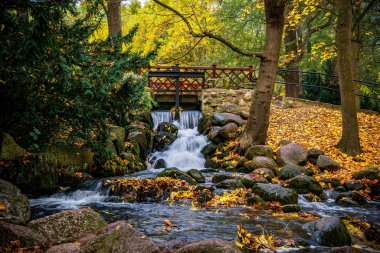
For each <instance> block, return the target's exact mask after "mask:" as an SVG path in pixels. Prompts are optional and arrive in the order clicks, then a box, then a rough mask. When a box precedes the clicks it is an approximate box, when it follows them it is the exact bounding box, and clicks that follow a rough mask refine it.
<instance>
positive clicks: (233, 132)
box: [219, 123, 238, 140]
mask: <svg viewBox="0 0 380 253" xmlns="http://www.w3.org/2000/svg"><path fill="white" fill-rule="evenodd" d="M237 131H238V126H237V125H236V124H235V123H228V124H226V125H225V126H223V127H221V128H220V130H219V134H220V136H221V137H222V138H223V140H233V139H236V138H237V137H238V132H237Z"/></svg>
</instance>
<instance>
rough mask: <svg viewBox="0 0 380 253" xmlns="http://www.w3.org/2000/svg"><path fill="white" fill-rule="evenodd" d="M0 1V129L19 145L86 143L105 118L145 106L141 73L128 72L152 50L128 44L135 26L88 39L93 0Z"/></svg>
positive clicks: (121, 118) (95, 8) (112, 120)
mask: <svg viewBox="0 0 380 253" xmlns="http://www.w3.org/2000/svg"><path fill="white" fill-rule="evenodd" d="M3 7H4V8H3ZM2 9H4V11H2V12H1V13H0V16H1V17H0V20H5V22H4V23H3V24H2V29H1V36H0V42H1V45H2V47H1V50H0V57H1V59H3V60H2V61H1V62H0V70H1V76H0V80H1V85H0V89H1V92H0V100H1V102H2V105H1V107H0V108H1V109H0V110H1V115H2V117H1V118H0V125H1V129H0V130H2V131H7V132H11V133H13V134H14V136H19V137H21V138H20V140H21V143H22V144H23V145H24V146H30V145H32V144H37V145H38V147H41V148H42V147H44V146H46V144H48V143H53V142H59V141H62V142H69V143H72V144H78V145H83V144H91V143H93V142H94V141H95V140H99V139H102V138H104V136H101V134H102V133H104V132H105V129H106V127H107V125H108V124H115V125H125V124H126V122H127V117H128V114H129V113H131V112H132V111H133V110H136V109H141V108H143V107H149V104H150V100H149V98H148V97H147V94H148V93H147V90H146V89H145V80H144V79H141V78H139V77H137V76H136V75H133V72H136V70H137V68H139V67H142V66H146V65H147V64H148V63H149V61H150V60H151V59H152V57H153V56H154V55H155V50H153V51H151V52H149V53H147V54H146V55H145V56H142V55H140V54H139V53H136V52H132V51H131V50H130V47H129V44H130V43H131V42H132V40H133V37H134V35H135V34H136V32H137V29H138V28H137V27H134V28H132V29H131V30H130V32H128V33H127V34H126V35H124V36H119V37H113V38H111V39H107V40H100V41H93V42H92V43H89V38H90V36H91V35H92V34H93V32H94V31H95V30H96V29H97V27H98V24H99V21H100V19H101V17H102V13H101V9H100V5H99V2H98V1H97V0H93V1H91V3H90V4H87V5H86V8H82V10H81V12H82V13H80V12H79V11H78V10H77V6H76V3H75V1H69V0H64V1H61V2H60V3H59V4H57V3H55V2H54V1H32V0H30V1H23V2H22V3H19V2H17V3H15V4H14V6H13V7H9V6H2ZM95 17H98V18H95ZM20 135H21V136H20Z"/></svg>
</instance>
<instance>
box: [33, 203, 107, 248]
mask: <svg viewBox="0 0 380 253" xmlns="http://www.w3.org/2000/svg"><path fill="white" fill-rule="evenodd" d="M106 224H107V223H106V221H105V220H104V219H103V218H102V217H101V216H100V214H99V213H97V212H95V211H94V210H92V209H90V208H83V209H79V210H69V211H63V212H60V213H56V214H53V215H49V216H46V217H43V218H40V219H37V220H32V221H31V222H29V223H28V227H29V228H31V229H33V230H35V231H36V232H38V233H40V234H42V235H43V236H45V238H47V239H48V240H49V241H51V242H54V243H65V242H72V241H74V240H76V239H79V238H81V237H83V236H85V235H87V234H90V233H94V232H95V231H97V230H98V229H99V228H101V227H104V226H105V225H106Z"/></svg>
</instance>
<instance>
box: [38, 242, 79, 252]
mask: <svg viewBox="0 0 380 253" xmlns="http://www.w3.org/2000/svg"><path fill="white" fill-rule="evenodd" d="M45 253H83V251H82V250H81V248H80V246H79V245H77V244H75V243H64V244H60V245H55V246H53V247H51V248H49V249H48V250H47V251H45Z"/></svg>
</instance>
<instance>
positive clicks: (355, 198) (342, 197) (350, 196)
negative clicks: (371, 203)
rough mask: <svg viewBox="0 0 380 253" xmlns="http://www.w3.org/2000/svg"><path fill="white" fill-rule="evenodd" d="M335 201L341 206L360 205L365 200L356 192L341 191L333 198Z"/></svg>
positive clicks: (363, 203)
mask: <svg viewBox="0 0 380 253" xmlns="http://www.w3.org/2000/svg"><path fill="white" fill-rule="evenodd" d="M335 203H337V204H339V205H341V206H362V205H366V204H367V200H366V199H365V198H364V197H363V196H362V195H360V194H359V193H357V192H343V193H341V194H339V195H338V197H337V198H336V199H335Z"/></svg>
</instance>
